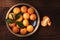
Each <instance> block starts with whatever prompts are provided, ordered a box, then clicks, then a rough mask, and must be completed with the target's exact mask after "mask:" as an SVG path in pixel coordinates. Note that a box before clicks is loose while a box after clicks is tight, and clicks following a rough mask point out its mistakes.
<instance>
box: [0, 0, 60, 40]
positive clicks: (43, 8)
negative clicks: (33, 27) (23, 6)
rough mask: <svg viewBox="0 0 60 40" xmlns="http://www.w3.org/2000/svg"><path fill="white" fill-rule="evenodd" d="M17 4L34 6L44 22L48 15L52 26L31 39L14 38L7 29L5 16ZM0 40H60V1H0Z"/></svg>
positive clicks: (30, 37)
mask: <svg viewBox="0 0 60 40" xmlns="http://www.w3.org/2000/svg"><path fill="white" fill-rule="evenodd" d="M17 3H28V4H30V5H32V6H34V7H35V8H36V9H37V10H38V12H39V15H40V18H41V20H42V18H43V16H45V15H47V16H49V17H50V18H51V22H52V25H51V26H50V27H48V26H47V27H45V28H43V27H42V26H41V25H40V26H39V29H38V30H37V31H36V32H35V33H34V34H33V35H32V36H29V37H25V38H20V37H16V36H14V35H13V34H12V33H10V32H9V30H8V29H7V27H6V23H5V16H6V13H7V11H8V10H9V8H10V7H11V6H13V5H14V4H17ZM0 40H60V2H59V0H49V1H48V0H0Z"/></svg>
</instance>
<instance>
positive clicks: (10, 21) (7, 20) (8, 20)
mask: <svg viewBox="0 0 60 40" xmlns="http://www.w3.org/2000/svg"><path fill="white" fill-rule="evenodd" d="M6 22H7V23H13V22H14V21H13V20H10V19H6Z"/></svg>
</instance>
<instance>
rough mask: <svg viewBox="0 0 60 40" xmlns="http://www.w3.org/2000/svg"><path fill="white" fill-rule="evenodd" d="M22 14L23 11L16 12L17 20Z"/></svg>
mask: <svg viewBox="0 0 60 40" xmlns="http://www.w3.org/2000/svg"><path fill="white" fill-rule="evenodd" d="M21 15H22V13H21V12H20V13H18V14H16V16H15V20H17V19H18V18H19V17H20V16H21Z"/></svg>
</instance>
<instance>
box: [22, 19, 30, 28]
mask: <svg viewBox="0 0 60 40" xmlns="http://www.w3.org/2000/svg"><path fill="white" fill-rule="evenodd" d="M23 25H24V26H26V27H27V26H28V25H29V21H28V20H26V19H25V20H23Z"/></svg>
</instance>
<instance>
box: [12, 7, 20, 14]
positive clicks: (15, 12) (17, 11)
mask: <svg viewBox="0 0 60 40" xmlns="http://www.w3.org/2000/svg"><path fill="white" fill-rule="evenodd" d="M20 11H21V10H20V8H18V7H15V8H14V9H13V12H14V14H18V13H19V12H20Z"/></svg>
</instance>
